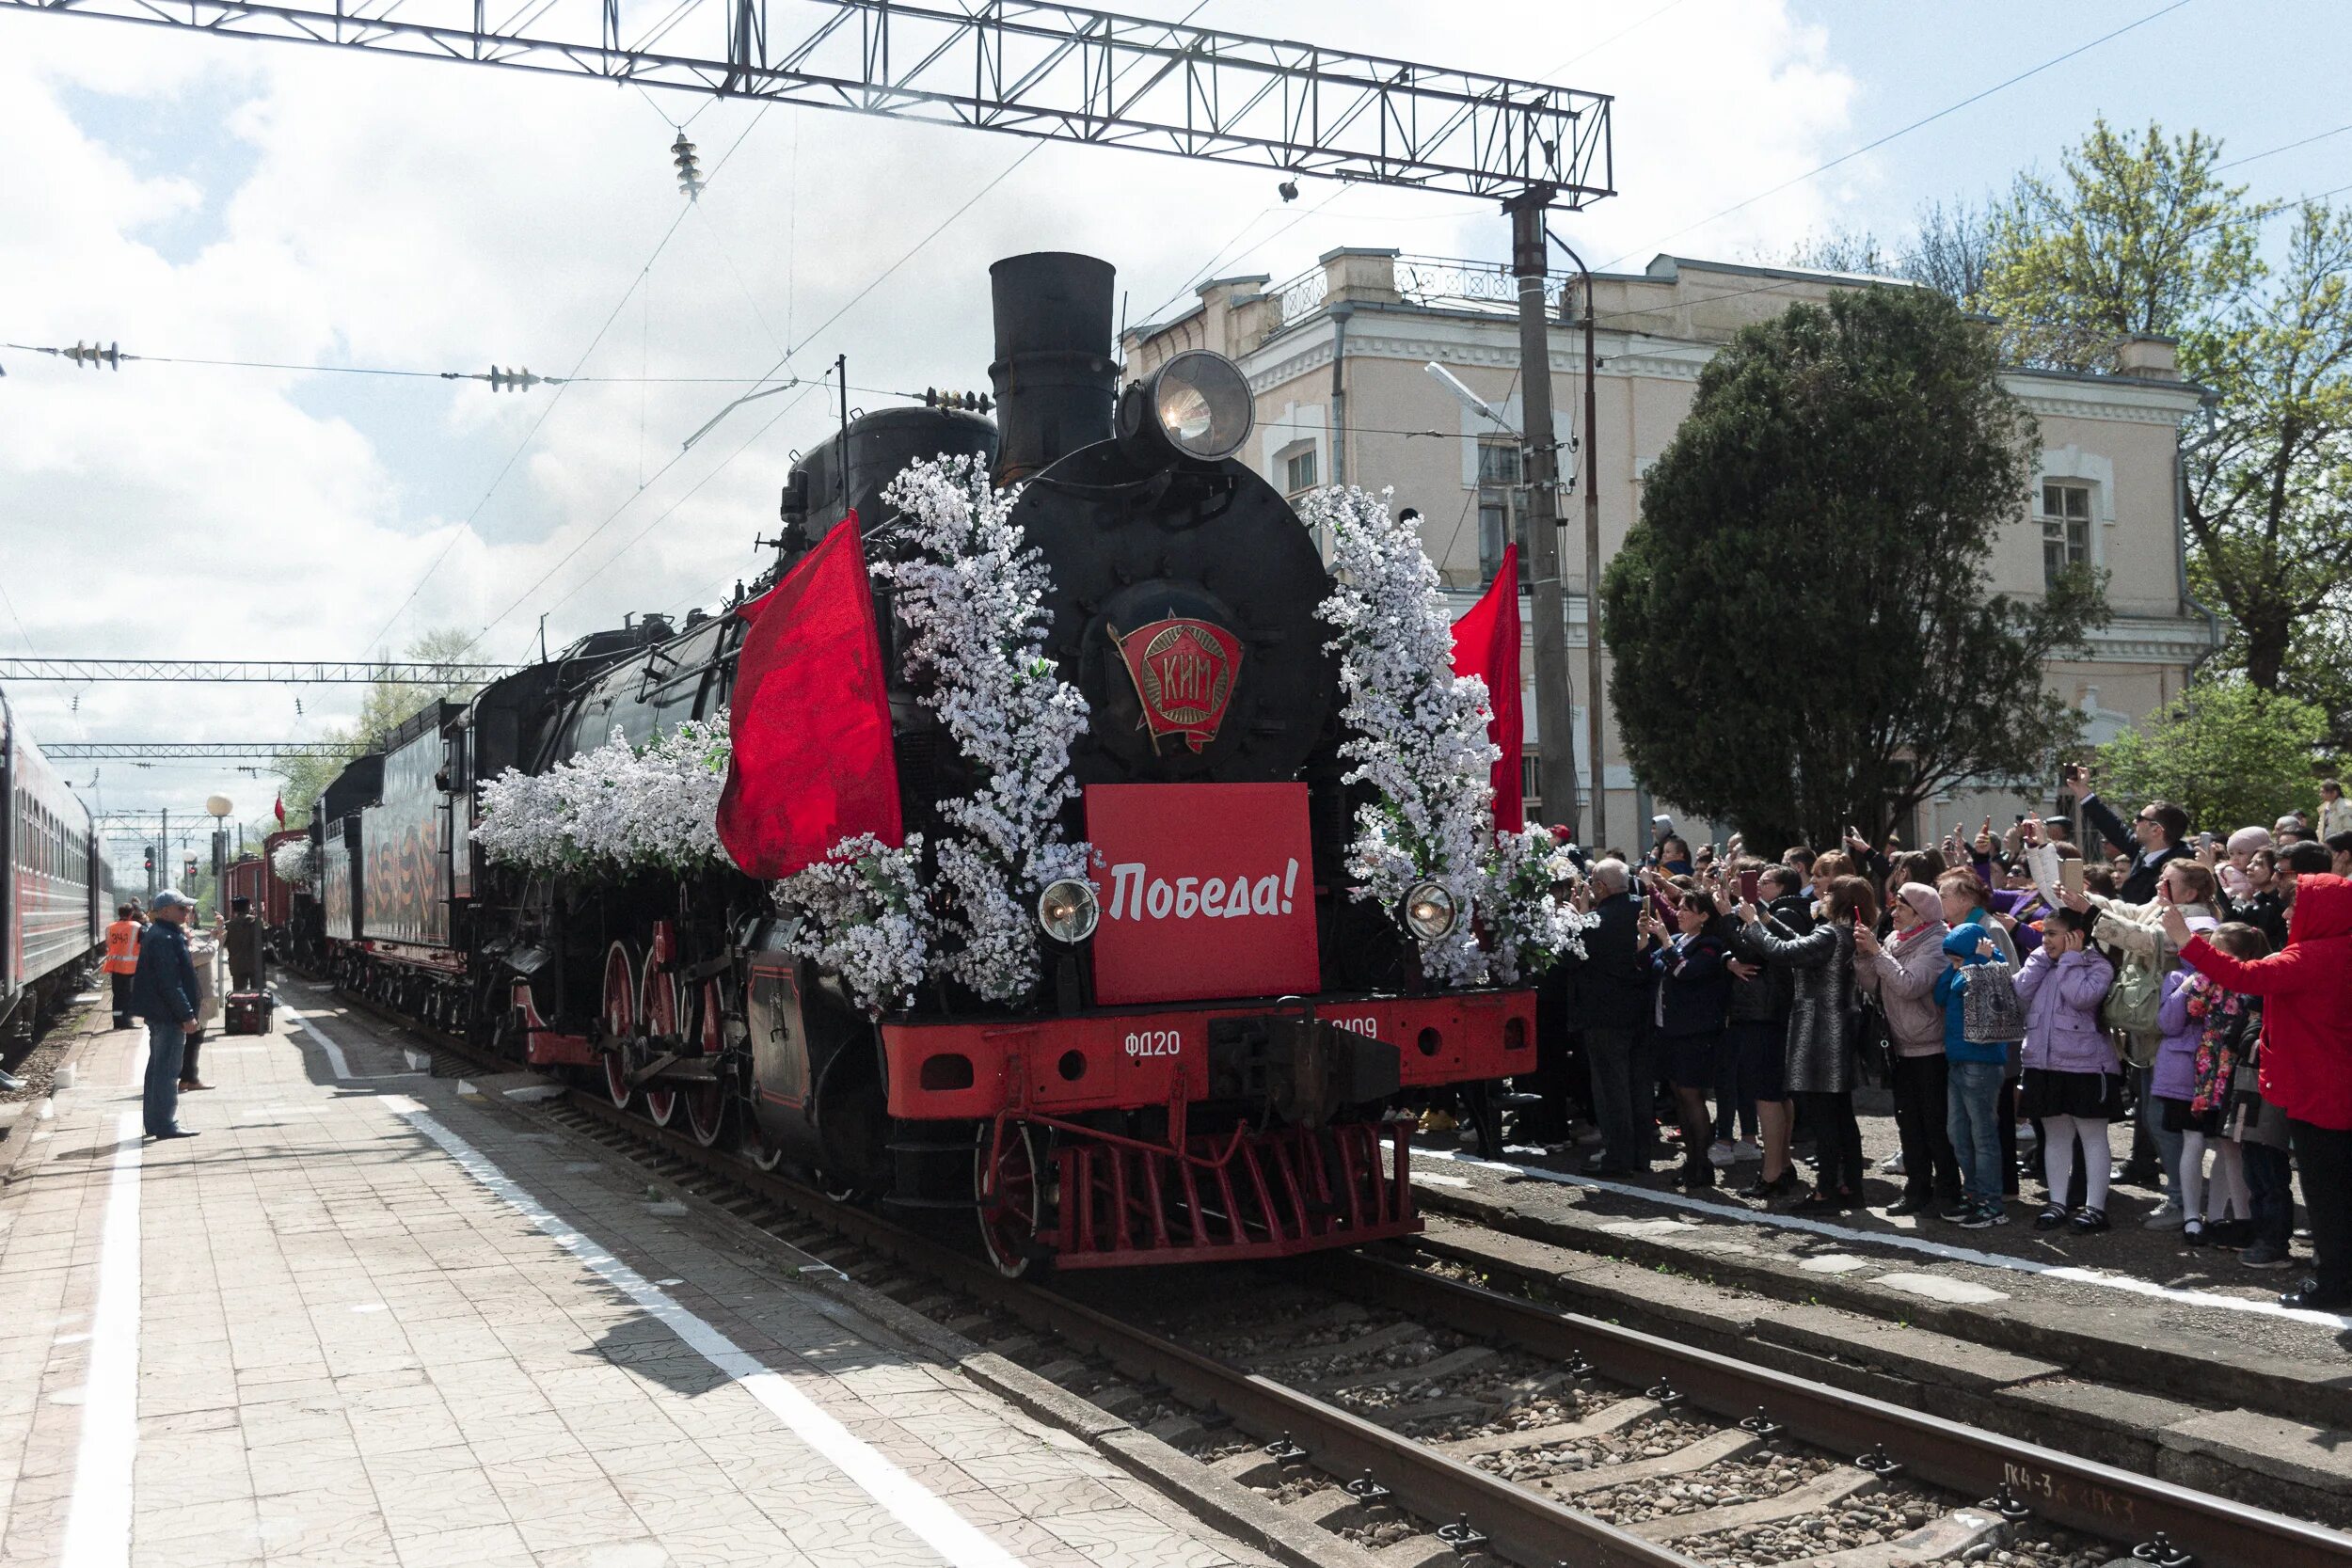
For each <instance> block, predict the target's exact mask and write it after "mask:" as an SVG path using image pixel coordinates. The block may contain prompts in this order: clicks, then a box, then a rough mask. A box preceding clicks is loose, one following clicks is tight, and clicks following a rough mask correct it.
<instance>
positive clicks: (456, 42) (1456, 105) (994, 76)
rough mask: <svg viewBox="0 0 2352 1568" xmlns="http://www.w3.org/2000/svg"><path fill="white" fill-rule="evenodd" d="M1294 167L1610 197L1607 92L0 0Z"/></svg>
mask: <svg viewBox="0 0 2352 1568" xmlns="http://www.w3.org/2000/svg"><path fill="white" fill-rule="evenodd" d="M0 4H5V5H10V6H16V7H20V8H25V9H32V10H48V11H58V12H62V13H65V14H67V15H72V16H95V17H108V18H113V19H116V20H119V21H124V22H140V23H147V24H151V25H157V26H167V27H177V28H180V29H183V30H185V31H192V32H200V33H207V34H211V35H214V36H216V37H218V36H228V37H244V38H261V39H274V40H281V41H286V42H294V43H310V44H325V45H329V46H332V47H337V48H343V49H369V50H374V51H377V52H379V53H381V52H389V53H393V54H402V55H421V56H424V57H427V58H432V59H446V60H454V61H460V62H464V63H468V64H474V65H493V66H504V67H507V68H509V69H512V70H520V71H546V72H551V73H555V74H559V75H573V76H584V77H590V78H596V79H601V80H605V81H612V82H622V83H632V84H636V85H639V86H644V87H675V88H682V89H685V90H689V91H694V92H705V93H713V94H717V95H720V96H723V97H731V98H749V99H760V100H770V101H774V102H779V103H795V104H802V105H806V106H809V107H815V108H827V109H848V110H852V111H856V112H859V113H864V114H874V115H884V116H888V117H890V118H893V119H914V120H923V121H929V122H931V123H935V124H945V125H959V126H964V127H968V128H973V129H978V130H984V131H1002V132H1008V133H1010V134H1012V135H1025V136H1033V137H1041V138H1044V139H1047V140H1053V141H1073V142H1085V143H1090V144H1093V145H1096V146H1104V147H1123V148H1129V149H1138V150H1146V151H1152V152H1163V153H1169V154H1173V155H1175V156H1179V157H1186V158H1202V159H1208V160H1211V161H1214V162H1218V163H1229V164H1243V165H1248V166H1253V167H1262V168H1278V169H1282V170H1286V171H1288V172H1291V173H1294V174H1303V175H1317V176H1323V177H1327V178H1330V179H1336V180H1359V181H1365V182H1373V183H1376V184H1383V185H1405V186H1411V187H1414V188H1417V189H1422V190H1431V191H1444V192H1450V193H1453V194H1456V195H1464V196H1479V197H1495V198H1501V197H1506V196H1512V195H1516V194H1518V193H1519V192H1522V191H1525V190H1528V189H1530V188H1531V187H1536V186H1550V187H1553V188H1555V189H1556V191H1557V193H1558V195H1557V198H1556V199H1557V200H1558V201H1559V203H1560V204H1561V205H1563V206H1566V207H1580V206H1581V205H1583V204H1584V203H1585V202H1586V201H1589V200H1592V199H1594V198H1599V197H1603V196H1607V195H1610V194H1611V192H1612V189H1613V182H1614V177H1615V171H1614V166H1613V159H1612V152H1611V146H1610V125H1609V119H1610V103H1611V100H1610V99H1609V97H1608V96H1607V95H1605V94H1601V93H1592V92H1580V91H1577V90H1575V89H1573V88H1568V87H1550V86H1548V85H1546V84H1543V83H1540V82H1519V81H1512V80H1509V79H1507V78H1503V77H1498V76H1487V75H1483V74H1480V73H1478V72H1475V71H1452V70H1447V69H1444V68H1441V67H1436V66H1426V65H1417V64H1414V63H1411V62H1409V61H1406V60H1394V59H1387V58H1383V57H1381V56H1379V55H1359V54H1356V53H1353V52H1351V51H1347V50H1338V49H1325V48H1320V47H1317V46H1315V45H1312V44H1305V43H1292V42H1285V41H1280V40H1273V39H1261V38H1252V37H1248V36H1247V35H1244V34H1240V33H1228V32H1222V31H1218V30H1216V29H1214V28H1206V27H1189V26H1184V25H1183V24H1176V23H1168V22H1154V21H1150V20H1146V19H1144V18H1140V17H1130V16H1118V15H1113V14H1111V13H1108V12H1104V11H1096V10H1089V9H1085V8H1080V7H1075V6H1062V5H1051V4H1045V3H1042V0H981V3H977V4H972V5H969V6H968V7H959V6H956V5H953V4H943V3H934V4H930V5H920V4H915V5H908V4H900V3H898V0H518V3H516V5H515V6H514V7H513V8H512V10H511V12H510V13H509V14H507V15H506V16H505V17H504V18H502V19H495V18H494V17H493V15H492V13H491V12H490V11H489V9H488V8H487V5H486V4H485V0H331V3H313V4H310V5H285V4H248V3H246V0H0Z"/></svg>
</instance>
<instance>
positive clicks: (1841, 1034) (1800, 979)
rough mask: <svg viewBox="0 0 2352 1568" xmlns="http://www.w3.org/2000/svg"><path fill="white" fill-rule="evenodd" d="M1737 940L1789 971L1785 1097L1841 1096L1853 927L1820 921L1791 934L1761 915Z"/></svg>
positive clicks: (1846, 1074)
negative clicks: (1791, 988)
mask: <svg viewBox="0 0 2352 1568" xmlns="http://www.w3.org/2000/svg"><path fill="white" fill-rule="evenodd" d="M1741 937H1742V939H1743V941H1744V942H1745V944H1746V946H1747V947H1748V950H1749V951H1751V952H1754V953H1757V954H1760V955H1762V957H1763V958H1764V959H1765V961H1766V962H1768V963H1772V964H1774V965H1777V966H1780V967H1782V968H1785V969H1787V970H1788V972H1789V977H1790V979H1791V980H1792V981H1793V982H1794V983H1795V987H1796V993H1795V997H1794V999H1793V1000H1792V1001H1791V1003H1790V1005H1789V1008H1788V1056H1787V1064H1788V1092H1789V1093H1790V1094H1845V1093H1847V1092H1849V1091H1850V1090H1851V1089H1852V1088H1853V1086H1854V1068H1853V1054H1854V1038H1853V1033H1854V1019H1855V1016H1856V1013H1857V1012H1858V1010H1859V1009H1860V1007H1861V1006H1862V1004H1861V999H1860V998H1859V997H1858V996H1857V995H1856V994H1855V984H1854V972H1853V927H1851V926H1849V925H1847V924H1846V923H1845V922H1844V921H1842V920H1824V921H1822V922H1821V923H1820V925H1818V926H1815V927H1813V929H1812V930H1810V931H1808V932H1806V933H1805V934H1804V936H1797V935H1795V934H1794V933H1793V932H1791V931H1790V930H1789V929H1788V927H1786V926H1784V925H1782V924H1781V923H1780V922H1779V921H1778V920H1776V919H1774V918H1772V916H1770V915H1766V916H1765V918H1764V920H1763V921H1761V922H1757V923H1753V924H1751V925H1750V926H1749V927H1747V929H1746V930H1745V931H1743V932H1742V933H1741Z"/></svg>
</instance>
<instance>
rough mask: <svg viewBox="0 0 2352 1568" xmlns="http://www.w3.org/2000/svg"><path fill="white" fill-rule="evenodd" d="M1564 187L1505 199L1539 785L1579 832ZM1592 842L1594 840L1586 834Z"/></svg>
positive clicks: (1564, 822)
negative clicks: (1562, 261)
mask: <svg viewBox="0 0 2352 1568" xmlns="http://www.w3.org/2000/svg"><path fill="white" fill-rule="evenodd" d="M1558 194H1559V193H1558V191H1557V190H1556V189H1555V188H1554V187H1553V186H1550V185H1543V184H1538V185H1531V186H1529V187H1528V188H1527V189H1526V190H1525V191H1523V192H1521V193H1520V194H1519V195H1518V196H1515V197H1513V198H1511V199H1510V200H1508V201H1506V202H1504V203H1503V204H1502V210H1503V211H1504V212H1506V213H1509V214H1511V271H1512V272H1513V274H1514V275H1515V276H1517V277H1518V284H1519V407H1520V409H1521V411H1522V413H1523V415H1524V418H1523V419H1522V420H1521V422H1520V427H1519V428H1520V432H1521V437H1522V439H1523V440H1524V441H1525V442H1526V448H1525V451H1526V455H1525V458H1524V460H1523V464H1524V469H1525V473H1526V478H1527V511H1526V512H1525V513H1524V514H1523V515H1522V517H1521V521H1520V532H1519V547H1520V551H1521V553H1522V554H1524V555H1525V556H1526V558H1527V567H1528V578H1529V582H1528V587H1529V595H1528V596H1529V601H1530V608H1531V610H1532V611H1533V613H1534V643H1535V714H1536V718H1535V738H1536V744H1537V746H1538V747H1539V748H1541V749H1540V751H1539V752H1537V759H1538V762H1537V781H1536V783H1537V789H1538V792H1539V793H1540V794H1541V795H1542V796H1543V801H1544V815H1545V816H1547V817H1549V818H1550V819H1551V821H1552V822H1553V823H1554V824H1555V825H1557V826H1561V827H1565V828H1566V829H1567V830H1568V832H1570V834H1571V835H1576V836H1580V837H1581V834H1578V832H1577V828H1578V823H1577V816H1578V814H1577V800H1576V738H1575V737H1576V698H1575V693H1574V692H1573V691H1571V690H1570V689H1569V686H1568V616H1567V600H1566V596H1565V594H1563V592H1562V590H1561V587H1560V530H1559V526H1558V525H1559V514H1560V447H1559V443H1558V442H1557V441H1555V440H1553V438H1552V434H1551V317H1550V312H1549V310H1547V309H1545V305H1544V274H1545V271H1546V268H1545V265H1544V262H1545V260H1546V252H1545V249H1544V243H1545V236H1544V213H1545V212H1546V210H1547V209H1549V207H1550V205H1551V198H1553V197H1554V196H1556V195H1558ZM1585 842H1587V843H1590V842H1592V841H1590V840H1586V841H1585Z"/></svg>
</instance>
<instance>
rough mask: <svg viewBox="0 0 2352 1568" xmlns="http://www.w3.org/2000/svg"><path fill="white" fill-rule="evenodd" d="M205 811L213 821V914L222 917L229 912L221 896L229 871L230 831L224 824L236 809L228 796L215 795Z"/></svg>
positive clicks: (209, 800)
mask: <svg viewBox="0 0 2352 1568" xmlns="http://www.w3.org/2000/svg"><path fill="white" fill-rule="evenodd" d="M204 810H205V811H206V812H207V813H208V814H210V815H211V816H212V819H213V913H215V915H222V914H227V913H228V912H229V910H228V907H227V905H226V904H224V903H223V902H222V900H221V896H220V895H221V885H222V883H223V881H224V880H225V879H226V878H227V876H228V871H229V865H228V860H229V853H228V851H229V831H228V829H227V828H225V827H223V826H222V824H223V823H225V822H227V821H228V820H229V814H230V812H232V811H234V810H236V807H234V806H232V805H230V803H229V797H228V796H226V795H215V796H212V797H211V798H209V799H208V800H205V802H204Z"/></svg>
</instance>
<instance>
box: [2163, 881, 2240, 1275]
mask: <svg viewBox="0 0 2352 1568" xmlns="http://www.w3.org/2000/svg"><path fill="white" fill-rule="evenodd" d="M2205 940H2206V941H2207V942H2211V943H2212V944H2213V945H2214V946H2215V947H2217V948H2219V949H2220V950H2221V951H2222V952H2225V953H2227V954H2229V955H2230V956H2231V957H2233V958H2249V957H2252V956H2259V955H2260V954H2261V953H2262V952H2263V951H2264V949H2265V948H2266V947H2267V946H2268V945H2269V943H2268V942H2267V940H2266V939H2265V938H2264V937H2263V935H2262V933H2261V932H2260V931H2257V930H2255V929H2254V928H2253V927H2250V926H2244V925H2236V924H2233V925H2228V926H2223V927H2219V928H2217V929H2216V930H2215V931H2213V932H2212V933H2211V934H2209V935H2208V936H2207V937H2206V939H2205ZM2245 1005H2246V999H2245V998H2244V997H2240V996H2236V995H2234V994H2233V993H2232V992H2230V991H2228V990H2224V989H2223V988H2222V987H2221V986H2219V985H2218V984H2217V983H2216V982H2215V981H2213V980H2212V979H2210V978H2209V977H2207V976H2205V975H2202V974H2198V973H2197V972H2196V971H2195V970H2191V969H2181V970H2176V971H2174V972H2173V973H2172V974H2168V975H2166V976H2165V977H2164V1006H2162V1008H2160V1009H2159V1010H2158V1012H2157V1014H2156V1028H2157V1030H2158V1032H2159V1033H2160V1034H2161V1036H2162V1037H2163V1038H2162V1043H2160V1044H2159V1045H2158V1046H2157V1047H2156V1065H2155V1069H2154V1070H2153V1072H2152V1073H2151V1074H2150V1075H2149V1081H2148V1092H2149V1093H2150V1094H2151V1095H2153V1097H2154V1098H2155V1101H2156V1107H2157V1110H2158V1111H2159V1112H2160V1113H2161V1114H2162V1115H2163V1117H2164V1126H2165V1130H2166V1131H2167V1132H2178V1133H2180V1134H2181V1166H2180V1172H2179V1176H2180V1188H2179V1191H2180V1195H2181V1212H2182V1214H2183V1215H2184V1216H2185V1218H2184V1221H2183V1224H2182V1226H2181V1240H2182V1241H2183V1242H2185V1243H2187V1244H2188V1245H2190V1246H2202V1245H2204V1244H2205V1243H2208V1242H2211V1243H2215V1244H2217V1245H2221V1246H2245V1245H2247V1244H2249V1243H2250V1242H2251V1241H2252V1240H2253V1226H2252V1215H2253V1200H2252V1195H2251V1192H2250V1190H2249V1187H2248V1185H2247V1180H2246V1165H2245V1158H2244V1157H2245V1149H2244V1148H2243V1147H2242V1146H2241V1145H2240V1144H2239V1143H2238V1141H2237V1140H2236V1139H2234V1138H2232V1137H2230V1136H2228V1135H2227V1134H2226V1133H2225V1132H2223V1129H2222V1118H2223V1113H2224V1112H2225V1111H2226V1110H2227V1109H2228V1101H2229V1097H2228V1095H2227V1094H2226V1093H2224V1094H2220V1095H2215V1094H2213V1093H2211V1092H2208V1094H2207V1095H2206V1096H2205V1097H2204V1101H2203V1104H2204V1108H2203V1109H2202V1110H2200V1109H2199V1108H2198V1107H2199V1103H2200V1101H2199V1097H2198V1092H2197V1091H2198V1080H2199V1067H2200V1063H2199V1061H2198V1055H2199V1052H2200V1050H2201V1049H2202V1050H2204V1051H2205V1053H2206V1054H2207V1057H2208V1060H2207V1061H2206V1062H2205V1063H2204V1064H2203V1066H2204V1069H2205V1073H2204V1076H2205V1077H2206V1078H2207V1079H2208V1080H2209V1082H2208V1084H2207V1085H2206V1086H2207V1088H2208V1090H2209V1091H2210V1090H2211V1089H2212V1087H2213V1085H2212V1084H2211V1082H2210V1080H2211V1079H2212V1078H2213V1077H2214V1076H2215V1073H2216V1063H2215V1062H2214V1061H2213V1060H2212V1055H2213V1053H2214V1051H2215V1049H2216V1044H2217V1040H2218V1038H2219V1037H2218V1036H2215V1037H2214V1038H2212V1039H2209V1038H2208V1036H2209V1034H2211V1033H2212V1032H2211V1031H2209V1029H2208V1025H2209V1024H2211V1023H2214V1022H2216V1021H2217V1018H2219V1019H2220V1020H2221V1021H2222V1022H2226V1015H2227V1014H2228V1013H2229V1012H2231V1011H2234V1010H2241V1009H2242V1008H2243V1007H2244V1006H2245ZM2208 1148H2211V1149H2212V1150H2213V1180H2212V1181H2211V1182H2210V1183H2208V1182H2207V1181H2206V1180H2205V1150H2206V1149H2208Z"/></svg>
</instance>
